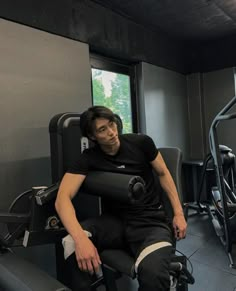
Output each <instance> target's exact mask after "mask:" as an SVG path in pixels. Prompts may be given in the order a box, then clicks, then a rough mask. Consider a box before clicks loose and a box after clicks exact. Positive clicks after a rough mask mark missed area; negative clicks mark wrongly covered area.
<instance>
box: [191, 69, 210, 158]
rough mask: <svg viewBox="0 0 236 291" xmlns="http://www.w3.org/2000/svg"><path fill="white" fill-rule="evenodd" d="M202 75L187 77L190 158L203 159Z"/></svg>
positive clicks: (204, 148) (204, 151) (204, 145)
mask: <svg viewBox="0 0 236 291" xmlns="http://www.w3.org/2000/svg"><path fill="white" fill-rule="evenodd" d="M202 86H203V84H202V75H201V74H199V73H197V74H191V75H188V76H187V88H188V117H189V137H190V158H191V159H202V158H204V156H205V154H206V141H205V116H204V99H203V95H202V90H203V88H202Z"/></svg>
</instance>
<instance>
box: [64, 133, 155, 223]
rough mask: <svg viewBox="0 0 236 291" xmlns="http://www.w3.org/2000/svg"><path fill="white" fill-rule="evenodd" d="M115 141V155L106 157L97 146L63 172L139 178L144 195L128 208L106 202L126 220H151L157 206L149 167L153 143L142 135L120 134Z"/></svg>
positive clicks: (152, 157)
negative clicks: (107, 173) (112, 174)
mask: <svg viewBox="0 0 236 291" xmlns="http://www.w3.org/2000/svg"><path fill="white" fill-rule="evenodd" d="M119 139H120V148H119V150H118V152H117V153H116V154H115V155H113V156H112V155H108V154H106V153H104V152H103V151H102V150H101V148H100V147H99V145H95V146H94V147H91V148H89V149H86V150H84V152H83V153H82V154H81V155H80V157H79V159H78V160H77V161H76V162H75V163H74V165H72V166H71V167H70V168H69V169H68V171H67V172H69V173H74V174H82V175H87V174H88V173H89V172H90V171H105V172H113V173H122V174H129V175H135V176H140V177H142V178H143V180H144V181H145V187H146V193H145V196H144V197H143V198H142V199H141V200H140V201H139V202H138V203H135V204H133V205H128V204H122V203H117V202H116V203H112V202H111V201H110V202H107V203H109V206H108V208H109V209H110V210H111V211H112V212H113V213H114V212H115V213H116V214H118V215H121V216H122V217H124V218H128V219H130V218H135V217H137V216H139V217H140V218H141V217H143V218H144V217H146V218H147V217H150V218H151V217H152V214H154V213H155V212H156V210H157V209H158V208H159V206H160V193H157V189H156V184H155V180H154V176H153V170H152V166H151V164H150V162H151V161H153V160H154V159H155V158H156V157H157V155H158V149H157V148H156V146H155V144H154V142H153V140H152V139H151V138H150V137H149V136H147V135H144V134H122V135H120V136H119ZM104 183H105V182H104ZM111 191H112V189H111ZM107 203H106V204H107Z"/></svg>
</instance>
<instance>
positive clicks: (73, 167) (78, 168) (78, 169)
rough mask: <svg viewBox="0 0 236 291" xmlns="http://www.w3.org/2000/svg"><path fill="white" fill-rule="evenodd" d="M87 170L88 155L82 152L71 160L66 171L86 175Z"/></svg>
mask: <svg viewBox="0 0 236 291" xmlns="http://www.w3.org/2000/svg"><path fill="white" fill-rule="evenodd" d="M88 171H89V162H88V157H87V155H86V154H84V153H82V154H81V155H80V156H79V158H78V159H77V160H76V161H74V162H72V163H71V164H70V165H69V167H68V169H67V171H66V172H67V173H71V174H81V175H87V174H88Z"/></svg>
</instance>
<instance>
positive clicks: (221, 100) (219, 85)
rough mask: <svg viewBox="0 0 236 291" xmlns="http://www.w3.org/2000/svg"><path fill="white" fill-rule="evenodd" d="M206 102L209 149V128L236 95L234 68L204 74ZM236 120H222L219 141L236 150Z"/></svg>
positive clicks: (206, 129) (205, 113)
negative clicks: (216, 116)
mask: <svg viewBox="0 0 236 291" xmlns="http://www.w3.org/2000/svg"><path fill="white" fill-rule="evenodd" d="M203 88H204V90H203V94H204V103H205V106H204V108H205V112H204V115H205V132H206V136H205V139H206V143H207V150H209V141H208V134H209V128H210V125H211V123H212V120H213V118H214V117H215V115H216V114H217V113H218V112H219V111H220V110H221V109H222V108H223V107H224V106H225V105H226V104H227V103H228V102H229V101H230V100H231V99H232V97H234V96H235V81H234V69H233V68H228V69H224V70H218V71H214V72H209V73H205V74H203ZM235 129H236V120H230V121H225V122H221V123H220V124H219V126H218V134H219V143H221V144H226V145H228V146H230V147H232V149H233V150H234V152H236V138H235V134H234V132H235Z"/></svg>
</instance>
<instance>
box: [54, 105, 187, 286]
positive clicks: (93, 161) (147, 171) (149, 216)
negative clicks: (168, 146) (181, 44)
mask: <svg viewBox="0 0 236 291" xmlns="http://www.w3.org/2000/svg"><path fill="white" fill-rule="evenodd" d="M80 127H81V131H82V134H83V135H84V136H87V137H88V138H89V139H91V140H92V141H94V142H95V146H94V147H92V148H90V149H87V150H85V151H84V152H83V153H82V154H81V155H80V158H79V160H78V161H76V163H75V165H74V166H72V167H71V168H70V169H69V170H68V172H67V173H66V174H65V175H64V177H63V179H62V182H61V185H60V188H59V191H58V195H57V199H56V203H55V206H56V210H57V212H58V215H59V216H60V218H61V221H62V223H63V224H64V226H65V228H66V229H67V231H68V233H69V234H70V236H71V237H72V239H73V242H74V246H75V252H74V253H73V254H72V255H70V256H69V258H68V259H67V260H66V261H67V263H68V267H70V268H71V272H70V274H71V286H70V287H71V288H72V290H79V291H89V290H90V287H89V286H90V283H91V277H92V275H93V274H94V272H97V271H98V269H99V265H100V264H101V260H100V257H99V252H100V251H101V250H102V249H104V248H122V247H124V246H125V247H126V248H128V249H129V250H130V252H131V254H132V255H133V256H134V257H135V259H136V263H135V270H136V272H137V275H138V281H139V291H167V290H169V286H170V278H169V272H168V269H169V263H170V257H171V251H172V239H173V231H174V235H175V237H176V238H177V239H181V238H184V237H185V235H186V228H187V224H186V221H185V219H184V215H183V209H182V207H181V203H180V201H179V196H178V193H177V190H176V187H175V184H174V182H173V179H172V178H171V175H170V173H169V171H168V169H167V167H166V165H165V162H164V160H163V158H162V156H161V154H160V153H159V152H158V150H157V149H156V146H155V144H154V142H153V141H152V139H151V138H150V137H148V136H147V135H141V134H140V135H139V134H123V135H118V130H117V124H116V119H115V116H114V114H113V112H112V111H111V110H110V109H108V108H106V107H103V106H93V107H91V108H89V109H88V110H86V111H85V112H84V113H83V114H82V115H81V119H80ZM153 169H154V170H155V171H156V173H157V175H158V176H159V180H160V184H161V186H162V188H163V190H164V191H165V193H166V194H167V195H168V197H169V200H170V202H171V205H172V207H173V212H174V217H173V221H172V226H171V225H170V223H168V220H167V218H166V215H165V213H164V210H163V207H162V204H161V198H160V193H157V191H156V188H155V183H154V176H153ZM94 170H96V171H97V170H100V171H110V172H117V173H123V174H133V175H139V176H141V177H142V178H143V179H144V181H145V187H146V193H145V195H144V197H143V198H142V199H141V200H140V201H139V203H135V204H134V205H125V204H122V203H111V204H110V205H108V207H107V212H106V213H105V214H103V215H101V216H100V217H98V218H96V219H89V220H86V221H84V222H81V223H80V222H79V221H78V220H77V218H76V213H75V210H74V207H73V205H72V202H71V200H72V198H73V197H74V196H75V195H76V193H77V192H78V190H79V188H80V186H81V184H82V183H83V181H84V179H85V178H86V175H87V174H88V173H89V171H94ZM111 191H112V189H111ZM86 231H87V233H88V232H89V234H90V235H91V237H90V238H88V236H87V233H86Z"/></svg>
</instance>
